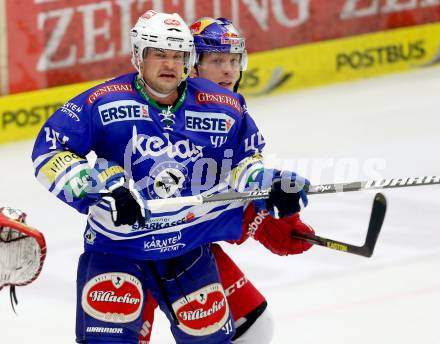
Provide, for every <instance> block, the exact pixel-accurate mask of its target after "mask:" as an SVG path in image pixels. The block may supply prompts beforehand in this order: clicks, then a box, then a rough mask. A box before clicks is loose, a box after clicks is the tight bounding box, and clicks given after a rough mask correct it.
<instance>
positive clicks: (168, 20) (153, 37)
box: [130, 10, 196, 76]
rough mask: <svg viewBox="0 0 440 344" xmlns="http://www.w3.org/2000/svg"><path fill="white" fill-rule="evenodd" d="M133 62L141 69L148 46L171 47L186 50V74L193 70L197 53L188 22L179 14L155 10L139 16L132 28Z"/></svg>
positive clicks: (137, 68)
mask: <svg viewBox="0 0 440 344" xmlns="http://www.w3.org/2000/svg"><path fill="white" fill-rule="evenodd" d="M130 34H131V51H132V59H131V62H132V63H133V66H134V67H135V68H136V70H137V71H138V72H139V73H141V71H140V63H141V61H142V60H143V57H144V55H143V54H144V51H145V49H146V48H149V47H151V48H159V49H169V50H177V51H183V52H185V74H186V76H187V75H188V74H189V72H190V71H191V69H192V67H193V66H194V63H195V58H196V53H195V48H194V39H193V36H192V34H191V31H190V30H189V28H188V26H187V25H186V23H185V22H184V21H183V19H182V18H181V17H180V16H179V15H178V14H177V13H173V14H168V13H158V12H155V11H153V10H150V11H147V12H145V13H144V14H143V15H142V16H141V17H139V19H138V21H137V23H136V25H135V26H134V27H133V28H132V29H131V32H130Z"/></svg>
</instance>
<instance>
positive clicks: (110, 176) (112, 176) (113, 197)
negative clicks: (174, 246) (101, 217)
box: [88, 159, 150, 226]
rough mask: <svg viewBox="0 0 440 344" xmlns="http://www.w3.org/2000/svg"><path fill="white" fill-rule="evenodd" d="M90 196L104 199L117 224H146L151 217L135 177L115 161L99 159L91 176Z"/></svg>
mask: <svg viewBox="0 0 440 344" xmlns="http://www.w3.org/2000/svg"><path fill="white" fill-rule="evenodd" d="M90 177H91V178H90V188H89V192H88V197H90V198H92V199H95V200H97V201H99V200H101V199H102V200H103V201H104V202H106V203H107V204H108V206H109V207H110V210H111V216H112V220H113V222H114V224H115V226H121V225H134V224H135V223H136V222H137V223H138V224H139V225H140V226H144V225H145V221H146V220H148V218H149V217H150V212H149V211H148V209H147V207H146V203H145V201H144V200H145V198H144V197H143V196H142V193H141V191H140V190H138V189H137V188H136V186H135V183H134V181H133V179H128V178H127V176H126V173H125V171H124V169H123V168H122V167H121V166H119V165H117V164H116V163H114V162H111V161H107V160H105V159H97V162H96V164H95V166H94V168H93V169H92V172H91V176H90Z"/></svg>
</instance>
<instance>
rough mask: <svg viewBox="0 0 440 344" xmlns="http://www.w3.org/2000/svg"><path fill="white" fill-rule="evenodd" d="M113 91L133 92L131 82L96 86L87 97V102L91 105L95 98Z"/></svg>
mask: <svg viewBox="0 0 440 344" xmlns="http://www.w3.org/2000/svg"><path fill="white" fill-rule="evenodd" d="M114 92H134V90H133V87H132V86H131V84H110V85H103V86H101V87H98V88H97V89H96V90H95V91H93V92H92V93H91V94H90V95H89V97H88V98H87V104H89V105H92V104H93V103H94V101H95V100H96V99H98V98H99V97H102V96H103V95H105V94H108V93H114Z"/></svg>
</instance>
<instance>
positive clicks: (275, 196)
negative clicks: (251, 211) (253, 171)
mask: <svg viewBox="0 0 440 344" xmlns="http://www.w3.org/2000/svg"><path fill="white" fill-rule="evenodd" d="M254 180H255V182H256V183H258V185H259V187H260V188H261V189H268V188H271V191H270V194H269V198H268V199H266V200H260V201H254V204H255V208H256V209H257V212H258V211H260V210H263V209H265V210H268V211H269V213H271V214H272V215H273V214H274V207H275V208H276V209H278V215H279V217H281V218H283V217H286V216H289V215H293V214H295V213H297V212H299V211H300V210H301V208H302V207H306V206H307V204H308V199H307V194H306V191H305V190H304V187H306V186H308V185H310V182H309V181H308V180H307V179H306V178H304V177H301V176H299V175H297V174H296V173H295V172H290V171H280V170H276V169H264V170H260V171H259V172H258V174H257V175H256V177H255V179H254Z"/></svg>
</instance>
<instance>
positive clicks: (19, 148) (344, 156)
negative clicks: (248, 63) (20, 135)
mask: <svg viewBox="0 0 440 344" xmlns="http://www.w3.org/2000/svg"><path fill="white" fill-rule="evenodd" d="M439 92H440V69H439V68H430V69H422V70H418V71H414V72H410V73H404V74H398V75H391V76H386V77H382V78H378V79H370V80H363V81H358V82H353V83H347V84H339V85H335V86H331V87H322V88H318V89H312V90H307V91H301V92H296V93H289V94H283V95H277V96H269V97H264V98H258V99H252V100H249V104H248V105H249V109H250V112H251V113H252V114H253V116H254V118H255V119H256V121H257V123H258V125H259V126H260V128H261V129H262V131H263V133H264V135H265V138H266V141H267V150H266V157H267V160H268V163H270V164H272V165H277V166H279V167H284V168H292V169H295V170H298V171H299V172H301V173H302V174H304V175H306V176H307V177H309V178H310V179H311V180H312V182H313V183H315V184H318V183H322V182H336V181H337V182H342V181H356V180H364V179H368V178H378V177H407V176H423V175H439V174H440V159H439V155H440V154H439V149H440V117H439V116H440V112H439V111H440V110H439V109H440V97H439ZM32 144H33V142H32V141H26V142H21V143H14V144H8V145H3V146H0V157H1V170H0V180H1V183H0V205H8V206H12V207H18V208H20V209H23V210H25V211H27V213H28V222H29V223H30V224H32V225H33V226H34V227H37V228H39V229H40V230H41V231H42V232H44V234H45V236H46V240H47V245H48V255H47V259H46V263H45V266H44V269H43V272H42V274H41V276H40V278H39V279H38V280H37V281H36V282H34V283H33V284H31V285H29V286H26V287H19V288H18V290H17V293H18V298H19V305H18V307H17V313H18V315H15V314H14V313H13V312H12V310H11V309H10V304H9V295H8V291H7V290H3V291H2V292H1V293H0V343H7V344H15V343H17V344H18V343H20V344H22V343H57V344H59V343H63V344H64V343H73V342H74V323H75V278H76V276H75V274H76V264H77V258H78V256H79V255H80V253H81V251H82V231H83V227H84V222H85V218H84V216H82V215H79V214H78V213H76V212H75V211H74V210H72V209H70V208H69V207H67V206H66V205H64V204H62V203H61V202H60V201H58V200H57V199H56V198H55V197H53V196H52V195H51V194H49V192H47V191H46V190H44V189H43V187H42V186H40V185H39V184H38V183H37V181H36V180H34V177H33V171H32V164H31V161H30V153H31V149H32ZM384 194H385V195H386V197H387V199H388V204H389V207H388V212H387V216H386V219H385V223H384V226H383V229H382V233H381V235H380V237H379V241H378V244H377V247H376V251H375V253H374V255H373V257H372V258H371V259H367V258H363V257H358V256H354V255H350V254H345V253H340V252H337V251H332V250H329V249H326V248H322V247H313V248H312V249H311V250H310V251H309V252H307V253H305V254H302V255H299V256H291V257H287V258H286V257H278V256H274V255H272V254H270V253H268V252H267V251H266V250H265V249H264V248H263V247H261V246H260V245H259V244H258V243H256V242H248V243H246V244H245V245H243V246H241V247H235V246H234V247H232V246H231V245H226V244H225V245H223V246H224V247H225V249H226V250H227V251H228V252H229V253H230V254H231V255H232V257H233V258H235V260H236V262H237V263H238V264H239V266H240V267H241V268H242V269H243V270H244V271H245V272H246V273H247V276H248V278H249V279H250V280H251V281H252V282H253V283H254V284H255V285H256V286H258V288H259V289H260V290H261V291H262V293H263V294H264V295H265V296H266V297H267V299H268V302H269V306H270V309H271V311H272V313H273V315H274V317H275V322H276V334H275V338H274V341H273V343H275V344H295V343H298V344H321V343H326V344H332V343H335V344H336V343H337V344H341V343H356V344H371V343H378V344H381V343H387V344H389V343H399V344H405V343H408V344H409V343H411V344H413V343H424V344H435V343H439V341H440V339H439V334H438V330H437V328H438V327H437V326H438V323H439V320H440V226H439V222H440V186H429V187H428V186H423V187H415V188H405V189H394V190H389V191H384ZM373 195H374V192H355V193H346V194H342V195H341V194H338V195H328V196H313V197H312V196H311V197H310V204H309V207H308V208H306V209H305V210H304V211H303V219H304V220H305V221H307V222H309V223H310V224H311V225H313V226H314V227H315V229H316V232H317V234H319V235H322V236H326V237H330V238H333V239H337V240H340V241H348V242H351V243H355V244H360V243H361V242H362V241H363V239H364V235H365V231H366V228H367V222H368V217H369V211H370V207H371V202H372V199H373ZM156 318H157V321H156V323H155V325H154V330H153V338H152V343H153V344H165V343H167V344H168V343H172V342H173V340H172V337H171V336H170V333H169V330H168V324H167V323H166V320H165V318H164V316H163V315H161V314H160V312H159V311H157V312H156Z"/></svg>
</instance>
